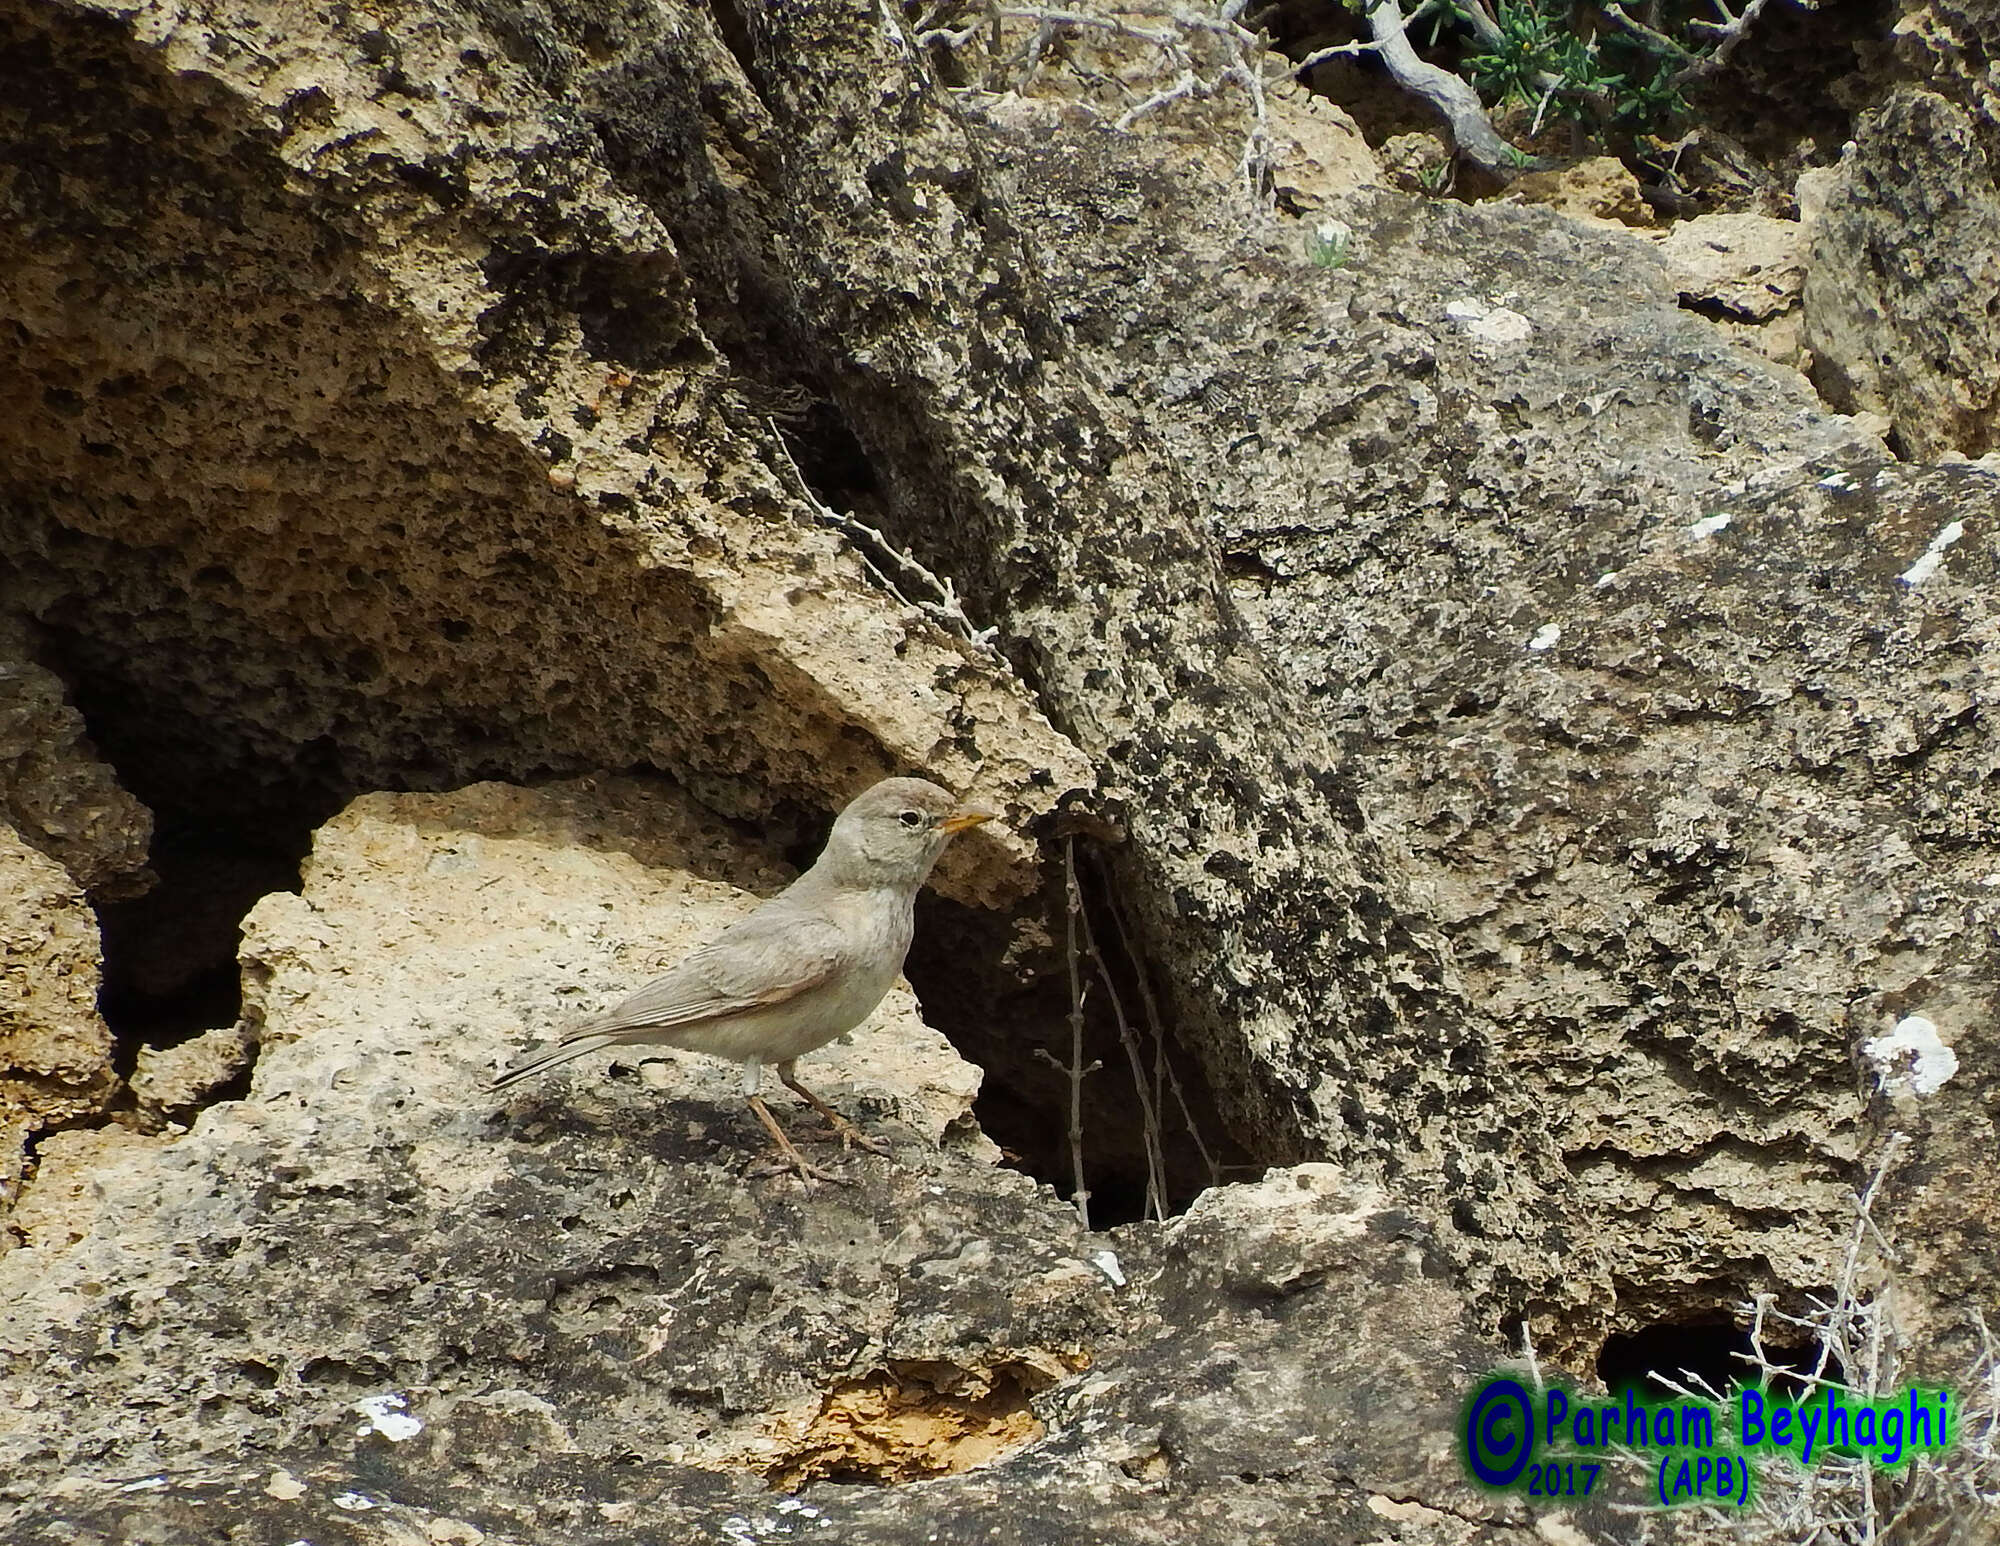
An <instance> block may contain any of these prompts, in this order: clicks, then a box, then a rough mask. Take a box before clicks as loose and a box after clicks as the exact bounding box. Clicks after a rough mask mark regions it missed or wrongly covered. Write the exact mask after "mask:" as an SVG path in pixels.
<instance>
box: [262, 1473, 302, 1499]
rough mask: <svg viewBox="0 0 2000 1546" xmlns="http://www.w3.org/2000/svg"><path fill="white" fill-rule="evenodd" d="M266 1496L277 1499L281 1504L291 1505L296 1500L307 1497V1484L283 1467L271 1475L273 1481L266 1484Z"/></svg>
mask: <svg viewBox="0 0 2000 1546" xmlns="http://www.w3.org/2000/svg"><path fill="white" fill-rule="evenodd" d="M264 1495H265V1496H266V1497H271V1498H276V1499H277V1500H278V1501H279V1502H280V1503H289V1502H291V1501H292V1499H294V1498H302V1497H304V1496H305V1495H306V1484H305V1483H304V1482H302V1481H300V1480H299V1479H298V1478H297V1477H296V1476H294V1475H292V1473H291V1472H290V1471H287V1470H285V1469H284V1468H283V1467H280V1468H279V1469H277V1470H275V1471H273V1472H272V1473H271V1479H270V1480H269V1481H268V1482H266V1483H264Z"/></svg>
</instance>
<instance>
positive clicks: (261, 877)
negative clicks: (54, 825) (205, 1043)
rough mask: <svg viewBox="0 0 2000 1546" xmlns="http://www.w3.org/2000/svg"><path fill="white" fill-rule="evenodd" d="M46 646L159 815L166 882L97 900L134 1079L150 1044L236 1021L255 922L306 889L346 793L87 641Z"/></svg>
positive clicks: (110, 1002) (108, 1019) (153, 866)
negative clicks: (264, 907)
mask: <svg viewBox="0 0 2000 1546" xmlns="http://www.w3.org/2000/svg"><path fill="white" fill-rule="evenodd" d="M40 645H41V647H40V648H39V649H38V651H37V653H38V656H39V657H40V660H41V663H42V664H43V665H45V666H47V667H48V668H49V669H50V670H52V671H54V672H55V673H56V675H58V676H59V677H61V678H62V679H63V682H64V684H65V686H66V687H67V689H68V692H69V697H70V701H71V703H72V704H73V705H74V706H75V708H76V710H77V712H78V713H79V714H81V715H82V716H83V721H84V726H85V729H86V731H87V732H88V734H89V736H90V739H91V743H92V745H93V746H94V747H95V749H96V751H97V754H98V755H99V756H100V757H102V758H103V759H104V761H105V762H107V763H108V764H110V766H111V768H112V770H113V772H114V773H115V774H116V775H117V777H118V781H119V783H120V784H121V785H122V786H123V787H124V788H125V789H126V790H128V791H129V792H130V793H131V794H132V795H133V796H134V797H136V798H137V799H138V800H139V801H140V802H141V803H143V804H144V805H145V806H146V807H147V808H148V809H149V810H150V811H151V812H152V813H153V839H152V845H151V849H150V851H149V854H148V860H147V868H148V869H149V870H150V871H151V872H152V875H153V876H154V880H153V883H152V884H151V885H150V886H149V887H148V888H147V889H146V890H145V891H144V892H143V893H141V894H139V895H136V896H132V897H129V898H120V899H117V900H108V901H107V900H94V906H95V909H96V912H97V918H98V927H99V934H100V948H101V951H102V974H103V975H102V986H101V988H100V989H99V994H98V1009H99V1012H100V1013H101V1014H102V1015H103V1017H104V1021H105V1024H106V1025H107V1026H108V1027H109V1028H110V1030H111V1033H112V1035H113V1037H114V1038H115V1039H116V1068H117V1071H118V1073H119V1075H120V1076H121V1077H122V1078H126V1079H129V1078H130V1077H131V1076H132V1073H133V1070H134V1068H135V1067H136V1066H137V1062H138V1058H139V1054H140V1052H141V1050H142V1049H145V1048H151V1049H154V1050H162V1049H166V1048H170V1047H175V1046H179V1045H180V1044H181V1043H183V1042H186V1041H188V1040H190V1039H192V1038H194V1037H196V1036H199V1035H201V1034H202V1033H203V1032H205V1031H209V1030H214V1029H218V1028H226V1027H229V1026H232V1025H234V1024H235V1023H236V1021H237V1019H238V1017H239V1016H240V1015H241V1013H242V1007H243V1004H242V980H241V976H240V973H239V970H238V966H237V948H238V946H239V945H240V943H241V941H242V924H243V919H244V917H245V915H247V914H248V913H249V911H250V909H251V908H252V907H254V906H255V905H256V903H257V902H258V900H259V899H260V898H262V897H264V896H267V895H269V894H271V893H272V892H276V891H297V890H298V889H299V886H300V865H301V863H302V862H303V861H304V859H305V857H306V854H307V853H308V851H309V850H310V848H311V846H312V834H313V831H314V830H315V829H316V828H317V827H318V826H319V825H320V824H321V823H322V822H324V821H325V820H326V819H327V818H328V817H329V816H331V815H332V814H333V813H334V812H335V811H337V810H338V809H339V806H340V799H339V796H338V793H337V791H336V790H335V789H334V788H333V787H331V786H330V785H328V784H327V783H325V782H324V781H320V780H315V779H312V778H310V777H307V776H303V774H302V767H290V768H287V767H279V766H274V765H273V764H272V763H271V762H270V760H269V759H261V760H260V759H256V758H255V757H254V756H253V755H252V754H251V752H250V751H249V749H247V748H244V747H240V746H235V747H232V746H230V745H228V744H227V740H226V738H225V736H224V735H223V734H222V732H220V731H219V730H218V729H217V728H216V727H215V726H214V725H204V724H202V723H199V722H197V721H196V720H195V719H194V718H193V717H192V716H190V715H188V714H186V713H182V712H175V711H174V710H172V709H170V708H163V706H162V705H161V704H160V703H159V701H158V699H157V695H155V694H151V693H148V692H146V691H144V690H143V689H141V688H140V687H139V686H137V685H136V684H134V683H133V682H131V681H129V680H128V679H126V678H125V677H124V675H123V674H122V673H121V672H119V671H118V670H117V668H116V666H115V664H114V663H113V661H114V656H113V655H112V653H111V652H108V651H105V650H101V649H98V648H96V647H95V646H94V645H93V644H92V642H91V641H89V640H88V639H86V638H84V637H83V636H81V635H78V634H75V633H71V632H69V631H67V630H64V629H62V628H59V627H44V628H43V629H41V630H40ZM170 725H171V727H172V728H169V726H170ZM306 761H308V762H309V761H310V759H309V758H308V759H306ZM242 1080H247V1073H246V1074H245V1075H243V1076H242ZM242 1080H239V1081H237V1082H242ZM228 1093H230V1092H229V1091H221V1092H217V1096H216V1098H224V1097H226V1095H227V1094H228ZM238 1093H240V1092H238Z"/></svg>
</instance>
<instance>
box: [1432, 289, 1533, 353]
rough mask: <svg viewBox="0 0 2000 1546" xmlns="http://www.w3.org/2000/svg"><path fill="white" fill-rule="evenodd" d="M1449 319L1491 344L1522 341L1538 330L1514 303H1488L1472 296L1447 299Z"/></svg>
mask: <svg viewBox="0 0 2000 1546" xmlns="http://www.w3.org/2000/svg"><path fill="white" fill-rule="evenodd" d="M1444 314H1445V318H1446V320H1447V321H1450V322H1454V323H1456V324H1457V325H1458V326H1459V327H1460V328H1461V329H1462V330H1464V331H1465V332H1466V333H1469V334H1470V335H1471V336H1472V337H1474V338H1478V339H1482V340H1484V341H1485V342H1487V343H1489V344H1518V343H1521V342H1524V341H1525V340H1526V339H1527V338H1529V337H1530V336H1531V335H1532V334H1533V333H1534V331H1535V325H1534V323H1532V322H1530V321H1529V320H1528V319H1527V318H1526V317H1524V316H1522V315H1521V314H1520V313H1519V312H1518V311H1515V310H1514V309H1513V308H1512V307H1510V306H1488V305H1487V304H1486V303H1485V302H1484V301H1477V300H1474V299H1472V297H1470V296H1461V297H1460V298H1459V299H1457V300H1455V301H1447V302H1445V308H1444Z"/></svg>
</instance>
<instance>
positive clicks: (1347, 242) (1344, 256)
mask: <svg viewBox="0 0 2000 1546" xmlns="http://www.w3.org/2000/svg"><path fill="white" fill-rule="evenodd" d="M1353 243H1354V229H1353V227H1351V226H1349V225H1347V224H1345V223H1344V222H1342V221H1339V220H1322V221H1321V222H1320V223H1319V224H1318V225H1316V226H1314V227H1313V228H1312V229H1311V230H1310V231H1308V232H1307V233H1306V257H1307V258H1308V259H1309V260H1310V261H1311V263H1312V265H1313V267H1314V268H1345V267H1347V260H1348V257H1349V256H1350V252H1349V249H1350V248H1351V247H1352V245H1353Z"/></svg>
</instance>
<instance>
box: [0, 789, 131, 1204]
mask: <svg viewBox="0 0 2000 1546" xmlns="http://www.w3.org/2000/svg"><path fill="white" fill-rule="evenodd" d="M97 962H98V955H97V919H96V918H95V917H94V916H93V915H92V913H91V911H90V907H89V904H88V903H86V902H85V900H84V896H83V891H82V889H81V888H80V887H79V886H78V885H77V884H76V882H75V881H74V880H72V879H71V878H70V876H69V874H68V873H67V872H66V871H65V870H64V869H63V868H62V866H61V865H59V864H57V863H56V862H55V861H54V860H53V859H50V858H48V857H47V856H46V855H44V854H42V853H40V852H38V851H37V850H36V849H34V848H31V847H29V846H28V844H26V843H25V842H23V841H22V840H21V837H20V835H19V834H18V833H16V832H15V831H14V829H13V828H11V827H9V826H7V825H5V824H4V823H0V1206H4V1205H5V1204H7V1203H10V1202H12V1201H13V1199H14V1196H15V1191H16V1185H17V1183H18V1182H19V1180H20V1178H21V1172H22V1166H23V1159H24V1155H25V1152H26V1148H27V1143H28V1140H29V1139H30V1138H32V1137H33V1136H34V1135H35V1134H37V1133H39V1132H41V1131H42V1130H43V1129H45V1128H49V1127H53V1126H57V1125H60V1124H62V1123H67V1122H74V1121H77V1120H78V1119H80V1118H84V1117H90V1116H95V1115H96V1114H98V1113H99V1112H101V1111H102V1110H103V1109H104V1107H105V1104H106V1103H107V1102H108V1101H109V1099H110V1097H111V1095H112V1093H113V1092H114V1091H115V1090H116V1089H117V1087H118V1077H117V1073H116V1071H115V1070H114V1069H113V1067H112V1047H111V1032H110V1031H109V1029H107V1028H106V1026H105V1024H104V1021H103V1019H102V1017H101V1016H99V1014H98V1012H97V983H98V969H97Z"/></svg>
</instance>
